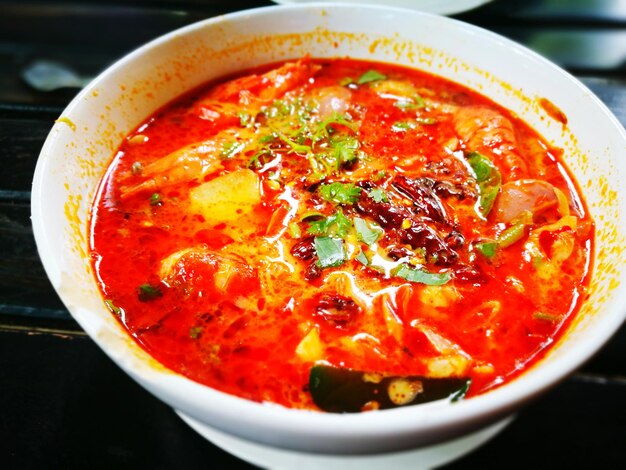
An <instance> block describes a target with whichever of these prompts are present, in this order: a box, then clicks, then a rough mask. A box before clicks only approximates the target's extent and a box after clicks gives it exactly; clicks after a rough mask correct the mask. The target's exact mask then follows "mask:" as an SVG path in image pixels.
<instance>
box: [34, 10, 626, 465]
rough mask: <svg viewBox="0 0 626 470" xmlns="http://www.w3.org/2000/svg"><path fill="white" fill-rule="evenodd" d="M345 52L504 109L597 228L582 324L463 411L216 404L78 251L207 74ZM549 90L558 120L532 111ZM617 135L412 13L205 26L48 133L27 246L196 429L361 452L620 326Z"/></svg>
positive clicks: (89, 327)
mask: <svg viewBox="0 0 626 470" xmlns="http://www.w3.org/2000/svg"><path fill="white" fill-rule="evenodd" d="M305 54H310V55H311V56H312V57H336V56H346V55H347V56H350V57H354V58H363V59H371V60H377V61H383V62H392V63H398V64H403V65H407V66H411V67H416V68H420V69H423V70H426V71H429V72H432V73H434V74H437V75H440V76H443V77H446V78H449V79H451V80H453V81H456V82H460V83H462V84H464V85H467V86H469V87H471V88H473V89H475V90H477V91H479V92H481V93H483V94H484V95H486V96H488V97H490V98H492V99H494V100H495V101H497V102H498V103H500V104H502V105H504V106H506V107H508V108H509V109H512V110H514V111H515V112H516V113H517V114H518V115H520V116H521V117H522V118H523V119H524V120H525V121H527V122H528V123H529V124H530V125H531V126H533V127H534V128H535V129H537V130H538V131H539V132H540V134H542V135H543V136H544V137H546V138H547V139H548V140H549V141H551V142H552V143H554V144H555V145H557V146H559V147H561V148H563V149H564V150H565V152H564V157H563V158H564V160H565V162H566V164H567V166H568V167H569V169H570V170H571V172H572V173H573V174H574V175H575V177H576V179H577V181H578V183H579V185H580V187H581V189H582V190H583V193H584V195H585V198H586V201H587V204H588V208H589V211H590V213H591V215H592V217H593V218H594V219H595V222H596V224H597V225H596V228H597V232H596V253H595V259H594V263H593V264H594V265H593V268H592V269H593V271H594V276H593V283H592V287H591V289H590V292H589V298H588V299H587V300H586V302H585V303H584V306H583V308H582V311H581V315H580V317H579V318H578V320H577V321H575V322H574V323H573V324H572V325H571V326H570V331H569V332H568V334H567V335H566V337H565V338H564V339H563V340H562V341H560V342H559V343H558V344H557V345H556V347H555V348H554V349H553V350H552V352H551V353H550V354H549V355H548V357H547V358H546V359H545V360H543V361H542V362H541V363H540V365H539V366H536V367H534V368H533V369H532V370H530V371H529V372H527V373H526V374H524V375H522V376H521V377H520V378H519V379H517V380H515V381H513V382H512V383H510V384H508V385H506V386H504V387H501V388H499V389H496V390H494V391H492V392H490V393H488V394H486V395H483V396H479V397H476V398H472V399H469V400H465V401H462V402H460V403H457V404H454V405H449V404H437V403H435V404H431V405H426V406H420V407H413V408H410V409H409V408H407V409H402V410H389V411H385V412H378V413H364V414H359V415H350V416H347V415H346V416H344V415H329V414H321V413H313V412H304V411H295V410H286V409H283V408H280V407H277V406H274V405H268V404H257V403H252V402H247V401H245V400H242V399H239V398H236V397H232V396H228V395H225V394H223V393H221V392H218V391H215V390H212V389H209V388H207V387H204V386H201V385H199V384H196V383H194V382H191V381H190V380H188V379H186V378H184V377H181V376H179V375H176V374H174V373H172V372H170V371H168V370H166V369H165V368H164V367H162V366H160V365H159V364H158V363H156V361H154V360H152V359H151V358H150V357H149V356H148V355H147V354H146V353H145V352H144V351H143V350H141V349H140V348H139V347H138V346H137V345H136V343H135V342H134V341H133V340H132V339H130V337H129V336H128V335H127V334H126V332H125V331H124V330H123V329H122V328H121V326H120V325H119V324H118V323H117V321H116V320H115V319H114V318H113V316H112V315H111V314H110V313H109V311H108V310H107V309H106V308H105V306H104V304H103V302H102V300H101V298H100V293H99V290H98V287H97V285H96V282H95V279H94V275H93V273H92V270H91V266H90V260H89V256H88V246H89V243H88V242H89V240H88V222H89V211H90V207H91V205H92V202H93V198H94V194H95V190H96V187H97V184H98V181H99V180H100V178H101V177H102V175H103V173H104V172H105V171H106V168H107V165H108V164H109V162H110V161H111V159H112V157H113V155H114V153H115V151H116V149H117V147H118V145H119V144H120V142H121V140H122V139H123V138H124V136H125V135H126V134H127V133H129V132H130V131H132V130H133V129H134V128H136V127H137V126H138V125H139V124H140V123H141V122H142V121H143V120H145V119H146V118H147V117H149V116H150V115H151V114H152V113H153V112H154V111H155V110H156V109H158V108H159V107H161V106H163V105H165V104H166V103H168V102H169V101H171V100H172V99H174V98H175V97H177V96H178V95H180V94H181V93H183V92H185V91H187V90H189V89H191V88H194V87H196V86H198V85H200V84H202V83H204V82H206V81H208V80H211V79H213V78H216V77H220V76H222V75H224V74H229V73H232V72H235V71H238V70H241V69H246V68H249V67H253V66H255V65H260V64H264V63H268V62H274V61H279V60H284V59H292V58H297V57H301V56H303V55H305ZM541 97H546V98H548V99H549V100H550V101H551V102H552V103H554V104H555V105H556V106H558V107H559V108H560V109H561V110H562V111H563V112H564V113H565V115H566V116H567V118H568V123H567V126H563V125H562V124H561V123H560V122H557V121H555V120H553V119H552V118H550V117H549V116H548V115H547V113H546V112H545V111H544V110H543V109H542V108H541V106H540V105H539V103H538V98H541ZM625 155H626V133H625V132H624V129H623V127H622V126H621V125H620V124H619V123H618V122H617V120H616V119H615V118H614V117H613V116H612V115H611V114H610V112H609V111H608V110H607V109H606V108H605V106H604V105H602V104H601V103H600V102H599V100H598V99H597V98H595V97H594V96H593V94H592V93H591V92H590V91H589V90H588V89H586V88H585V87H584V86H582V85H581V84H580V83H579V82H577V81H576V80H575V79H573V78H572V77H571V76H569V75H567V74H566V73H564V72H563V71H561V70H560V69H558V68H557V67H555V66H553V65H552V64H550V63H548V62H547V61H545V60H544V59H542V58H540V57H539V56H537V55H535V54H533V53H531V52H529V51H528V50H526V49H524V48H522V47H521V46H518V45H515V44H513V43H511V42H510V41H508V40H505V39H503V38H501V37H498V36H496V35H494V34H491V33H488V32H485V31H483V30H480V29H478V28H475V27H472V26H468V25H464V24H462V23H459V22H457V21H454V20H450V19H447V18H443V17H438V16H431V15H427V14H421V13H417V12H413V11H405V10H398V9H388V8H377V7H355V6H354V5H353V6H340V5H334V6H331V5H321V4H320V5H302V6H291V7H272V8H265V9H259V10H252V11H249V12H242V13H238V14H233V15H227V16H225V17H218V18H215V19H210V20H207V21H205V22H202V23H198V24H196V25H192V26H189V27H187V28H184V29H182V30H179V31H176V32H174V33H171V34H169V35H167V36H165V37H163V38H160V39H158V40H155V41H153V42H152V43H150V44H148V45H147V46H144V47H142V48H140V49H138V50H137V51H135V52H134V53H132V54H130V55H129V56H127V57H126V58H124V59H122V60H121V61H120V62H118V63H116V64H115V65H114V66H112V67H111V68H110V69H108V70H107V71H105V72H104V73H103V74H102V75H100V76H99V77H98V78H97V79H96V80H94V81H93V82H92V83H91V84H90V85H89V86H88V87H86V88H85V89H84V90H83V91H82V92H81V93H80V94H79V95H78V96H77V97H76V98H75V99H74V101H73V102H72V103H71V104H70V105H69V106H68V108H67V109H66V110H65V111H64V113H63V115H62V118H61V119H59V120H58V122H57V123H56V124H55V125H54V127H53V129H52V131H51V133H50V135H49V137H48V139H47V141H46V143H45V145H44V148H43V149H42V152H41V155H40V158H39V161H38V164H37V168H36V172H35V178H34V183H33V184H34V186H33V196H32V217H33V227H34V233H35V238H36V241H37V246H38V249H39V252H40V255H41V258H42V260H43V263H44V267H45V269H46V271H47V273H48V276H49V277H50V280H51V282H52V284H53V286H54V288H55V289H56V290H57V292H58V293H59V295H60V297H61V299H62V300H63V302H64V303H65V305H66V306H67V308H68V309H69V311H70V312H71V313H72V315H73V316H74V317H75V318H76V320H77V321H78V322H79V323H80V325H81V326H82V327H83V328H84V329H85V331H86V332H87V333H88V334H89V335H90V336H91V337H92V338H93V339H94V340H95V341H96V342H97V343H98V344H99V345H100V346H101V347H102V348H103V350H104V351H105V352H106V353H107V354H108V355H109V356H111V357H112V358H113V359H114V360H115V361H116V362H117V363H118V364H119V365H120V366H121V367H122V368H123V369H124V370H126V371H127V372H128V373H129V374H130V375H131V376H133V377H134V378H135V379H136V380H137V381H139V382H140V383H141V384H142V385H143V386H145V387H146V388H148V389H149V390H150V391H151V392H152V393H154V394H155V395H157V396H158V397H160V398H161V399H163V400H164V401H166V402H167V403H169V404H170V405H172V406H173V407H175V408H177V409H179V410H181V411H183V412H184V413H186V414H187V415H189V416H192V417H194V418H195V419H197V420H199V421H204V422H207V423H209V424H211V425H212V426H215V427H217V428H220V429H222V430H223V431H226V432H230V433H233V434H236V435H239V436H242V437H244V438H248V439H252V440H256V441H259V442H264V443H268V444H271V445H276V446H281V447H285V448H292V449H299V450H306V451H322V452H328V453H367V452H380V451H389V450H397V449H403V448H409V447H414V446H420V445H425V444H428V443H432V442H437V441H441V440H444V439H448V438H451V437H454V436H458V435H461V434H463V433H465V432H468V431H470V430H472V429H475V428H476V427H478V426H482V425H485V424H487V423H489V422H492V421H494V420H495V419H497V418H501V417H502V416H503V415H504V414H506V413H510V412H511V411H513V410H514V409H515V408H517V407H518V406H519V405H520V404H521V403H522V402H524V401H526V400H527V399H529V398H532V397H534V396H535V395H537V394H538V393H540V392H541V391H542V390H544V389H545V388H546V387H548V386H550V385H552V384H554V383H555V382H556V381H557V380H559V379H562V378H563V377H564V376H565V375H566V374H568V373H570V372H571V371H572V370H574V369H575V368H576V367H578V366H579V365H580V364H581V363H582V362H583V361H584V360H586V359H587V358H588V357H589V356H590V355H591V354H592V353H593V352H595V351H596V350H597V349H598V348H599V347H600V346H601V345H602V344H603V343H604V342H605V341H606V340H607V339H608V338H609V336H610V335H611V334H612V333H613V332H614V331H615V330H617V328H618V327H619V326H620V325H621V323H622V321H623V319H624V315H625V305H624V299H625V298H626V282H625V281H626V272H624V270H622V266H624V265H625V264H626V253H625V250H626V193H625V192H624V191H623V188H624V181H626V158H624V156H625Z"/></svg>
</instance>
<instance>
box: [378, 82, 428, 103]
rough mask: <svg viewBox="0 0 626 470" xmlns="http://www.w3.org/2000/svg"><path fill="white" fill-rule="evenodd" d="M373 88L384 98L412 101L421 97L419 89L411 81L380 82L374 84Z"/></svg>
mask: <svg viewBox="0 0 626 470" xmlns="http://www.w3.org/2000/svg"><path fill="white" fill-rule="evenodd" d="M371 88H372V89H373V90H374V91H375V92H376V93H378V94H379V95H380V96H381V97H383V98H393V99H402V98H404V99H412V98H413V97H415V96H419V94H418V92H417V89H416V88H415V86H414V85H413V84H412V83H411V82H409V81H403V80H380V81H377V82H373V83H372V84H371Z"/></svg>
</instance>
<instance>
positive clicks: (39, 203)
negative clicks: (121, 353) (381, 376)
mask: <svg viewBox="0 0 626 470" xmlns="http://www.w3.org/2000/svg"><path fill="white" fill-rule="evenodd" d="M354 7H355V5H354V4H328V3H308V4H301V5H273V6H266V7H260V8H254V9H249V10H243V11H238V12H234V13H229V14H226V15H221V16H218V17H213V18H208V19H205V20H202V21H199V22H196V23H193V24H190V25H187V26H184V27H182V28H179V29H176V30H174V31H171V32H169V33H167V34H165V35H162V36H159V37H157V38H156V39H153V40H152V41H150V42H148V43H146V44H145V45H143V46H141V47H139V48H137V49H135V50H134V51H132V52H130V53H128V54H126V55H125V56H123V57H122V58H121V59H119V60H118V61H116V62H115V63H114V64H112V65H111V66H109V67H108V68H107V69H106V70H104V71H103V72H102V73H101V74H99V75H98V76H97V77H96V78H95V79H94V80H93V81H92V82H91V83H90V84H88V85H87V86H86V87H85V88H84V89H83V90H82V91H81V92H80V93H79V94H78V95H77V96H76V97H75V98H74V99H73V100H72V101H71V102H70V104H69V105H68V106H67V107H66V108H65V110H64V111H63V112H62V116H71V115H72V114H73V113H75V112H76V109H79V108H80V107H81V106H82V102H83V101H84V99H85V97H87V96H88V95H89V94H90V93H91V92H92V91H93V89H94V88H96V87H99V86H101V85H102V84H104V83H106V80H107V79H108V77H109V76H110V75H111V74H112V73H113V72H115V71H117V70H119V69H123V68H125V67H127V66H129V65H132V63H133V62H134V61H135V60H136V59H137V58H138V57H141V56H143V55H144V54H146V53H147V52H148V51H151V50H153V49H155V48H157V47H159V46H160V45H162V44H164V43H167V42H169V41H171V40H172V39H173V38H175V37H178V36H181V35H182V36H185V35H188V34H193V33H194V32H197V31H201V30H204V29H205V28H211V27H214V26H215V25H219V24H220V23H222V22H224V21H228V22H234V21H239V20H242V19H245V18H248V17H250V16H258V15H261V16H263V15H273V14H274V13H275V12H290V11H293V12H295V13H298V14H302V12H303V11H305V10H315V11H319V10H320V9H322V10H334V11H340V10H342V9H344V10H345V9H350V10H351V11H353V10H354ZM359 9H360V10H372V12H383V11H384V12H390V11H391V12H395V13H397V14H403V15H414V16H416V17H417V16H423V17H426V18H427V19H428V18H431V19H436V20H437V21H444V23H448V24H449V25H450V27H454V28H457V29H460V30H462V31H463V32H464V34H471V35H478V36H481V37H482V40H486V41H491V42H497V43H499V45H500V46H504V47H508V48H511V49H512V51H513V52H515V53H517V54H520V55H522V56H524V57H525V59H526V60H530V61H531V62H533V63H536V64H540V65H541V66H542V67H546V68H548V69H550V71H551V72H552V73H554V74H558V75H559V76H560V77H561V78H562V79H563V80H567V81H568V82H570V84H572V85H574V86H576V87H578V88H579V89H581V90H584V91H586V92H588V94H589V95H590V98H591V99H592V100H593V101H594V102H595V105H596V106H598V107H599V109H600V110H601V111H602V113H603V114H604V115H605V116H606V118H607V121H608V122H611V123H612V125H613V126H615V127H616V128H617V130H618V132H619V133H620V134H621V137H622V139H623V140H624V141H625V142H626V131H625V130H624V128H623V126H621V124H620V123H619V121H618V120H617V118H616V117H615V116H614V115H613V114H612V112H611V111H610V110H609V109H608V108H607V107H606V105H605V104H604V103H602V101H601V100H599V99H598V98H597V97H596V96H595V95H594V94H593V93H592V92H591V91H590V90H589V89H588V88H587V87H586V86H585V85H583V84H582V83H581V82H580V81H579V80H578V79H576V78H574V77H573V76H572V75H571V74H569V73H568V72H566V71H565V70H563V69H561V68H560V67H558V66H556V65H555V64H553V63H552V62H550V61H549V60H547V59H545V58H544V57H542V56H540V55H539V54H537V53H535V52H533V51H531V50H530V49H528V48H526V47H524V46H522V45H520V44H518V43H516V42H514V41H512V40H509V39H507V38H504V37H502V36H500V35H498V34H496V33H493V32H490V31H487V30H485V29H483V28H480V27H478V26H474V25H471V24H468V23H464V22H462V21H460V20H456V19H452V18H445V17H441V16H439V15H433V14H429V13H424V12H417V11H414V10H406V9H402V8H394V7H387V6H376V5H359ZM53 130H54V128H53ZM56 143H57V135H56V134H54V132H52V131H51V133H50V134H49V136H48V138H47V139H46V141H45V143H44V146H43V148H42V150H41V154H40V156H39V159H38V161H37V165H36V169H35V174H34V179H33V188H32V189H33V190H32V195H31V217H32V224H33V232H34V236H35V241H36V244H37V249H38V252H39V254H40V257H41V259H42V263H43V265H44V269H45V271H46V273H47V275H48V277H50V278H51V280H52V279H53V278H54V277H55V275H56V273H57V272H58V271H59V267H58V264H57V263H56V261H55V255H54V254H55V247H53V246H51V245H52V244H51V241H50V239H49V237H48V235H47V227H46V226H45V224H44V223H43V219H44V214H43V201H44V200H45V199H46V192H45V186H46V185H45V182H46V173H47V169H46V166H47V165H48V161H49V160H50V159H51V158H52V154H53V153H54V149H55V145H56ZM90 204H91V201H90ZM94 282H95V281H94ZM53 284H54V283H53ZM55 289H56V284H55ZM620 291H622V292H623V293H626V286H624V285H622V286H621V288H620ZM59 296H60V297H61V299H62V300H63V301H64V303H65V300H64V299H63V296H62V295H61V293H59ZM66 306H67V308H68V311H69V312H70V313H71V315H72V317H73V318H75V319H76V321H77V322H78V323H79V324H80V325H81V327H82V328H83V329H85V330H86V331H87V332H88V333H89V335H90V337H91V338H92V339H93V340H94V341H95V342H96V343H97V344H98V345H99V346H100V348H101V349H102V350H103V351H104V352H105V353H106V354H107V355H109V356H110V357H111V358H112V359H113V360H114V361H115V362H116V363H117V364H118V365H119V366H121V367H122V368H123V369H124V370H125V371H126V372H127V373H128V374H129V375H131V377H133V378H134V379H135V380H137V381H138V382H139V383H140V384H142V385H143V386H144V387H146V388H148V389H149V390H150V391H151V392H152V393H153V394H155V395H157V396H158V397H159V398H161V399H162V400H164V401H166V402H167V403H168V404H170V405H171V404H172V403H174V406H175V407H176V408H177V409H178V410H180V411H182V412H185V413H187V414H189V415H191V416H196V417H197V412H198V411H206V410H207V409H209V410H212V412H213V413H215V414H216V416H219V417H220V420H231V422H232V423H234V427H233V426H230V427H229V426H228V425H223V424H222V425H217V427H218V428H219V429H223V430H225V431H227V432H232V433H234V434H237V435H239V436H242V437H244V438H248V439H252V440H256V441H258V442H267V441H268V439H269V440H270V441H272V439H271V438H269V437H268V436H260V435H258V433H259V430H265V431H268V430H277V429H280V431H281V435H293V436H308V437H309V438H310V439H316V438H319V439H325V441H326V442H327V444H325V445H323V446H321V447H318V448H315V449H314V450H324V449H328V448H330V447H332V445H331V446H330V447H329V444H328V443H331V441H332V438H335V439H337V438H338V436H345V435H346V434H347V433H349V434H351V435H352V436H353V437H354V438H356V439H359V438H364V439H365V438H369V439H370V440H371V439H372V438H376V437H377V438H381V437H382V436H389V437H393V436H398V435H406V436H412V435H414V434H415V433H422V432H425V431H428V430H437V429H444V428H446V429H447V428H450V427H454V426H460V424H462V423H466V424H467V423H470V422H474V423H475V424H472V425H471V427H476V426H478V425H479V424H480V425H484V424H486V423H488V422H493V421H494V420H496V419H497V418H501V417H502V416H503V414H508V413H511V412H513V411H514V409H516V408H517V407H519V406H520V405H521V404H523V403H525V402H526V401H528V400H531V399H533V398H535V397H536V396H538V395H539V394H542V393H544V392H545V390H547V389H548V388H550V387H552V386H554V385H556V384H557V383H558V382H560V381H561V380H563V379H564V378H566V377H567V376H568V375H569V374H571V373H572V372H573V371H574V370H575V369H577V368H578V367H580V365H581V364H583V363H584V362H585V361H586V360H587V359H589V358H590V357H591V356H592V355H593V354H595V353H596V352H597V351H598V350H599V349H600V348H601V347H602V345H604V344H605V343H606V342H607V341H608V340H609V339H610V337H611V336H612V335H613V334H614V333H615V332H616V331H617V330H618V328H619V327H620V326H621V325H622V323H623V321H624V318H625V317H626V305H625V306H624V307H623V308H622V309H621V311H619V309H617V308H615V310H616V311H615V312H613V313H614V314H613V315H608V314H607V315H604V316H603V318H602V319H601V320H600V321H599V322H598V324H597V325H598V326H596V327H595V328H596V330H597V331H596V332H597V333H598V334H596V335H594V336H592V337H589V338H587V339H586V341H585V342H584V343H583V345H582V347H580V348H578V349H575V350H573V351H571V352H570V353H569V354H567V355H565V356H563V357H560V358H558V359H557V360H555V361H553V362H550V363H546V362H544V361H540V362H539V364H537V365H535V366H534V367H532V368H531V369H530V370H528V371H526V372H525V373H524V374H521V375H520V376H518V377H517V378H516V379H514V380H512V381H511V382H509V383H507V384H505V385H503V386H500V387H497V388H495V389H493V390H490V391H488V392H486V393H483V394H481V395H478V396H475V397H472V398H471V399H467V400H461V401H459V402H457V403H454V404H452V405H451V404H449V403H447V402H446V403H445V404H442V403H439V402H435V403H432V404H426V405H421V406H419V407H411V408H410V409H409V407H407V408H398V409H391V410H383V411H379V412H377V413H358V414H346V415H337V414H331V413H319V412H314V411H306V410H298V409H288V408H283V407H281V406H278V405H273V404H268V403H257V402H253V401H249V400H246V399H243V398H239V397H236V396H232V395H229V394H227V393H224V392H221V391H218V390H215V389H212V388H210V387H208V386H205V385H202V384H199V383H197V382H194V381H192V380H191V379H188V378H186V377H184V376H182V375H178V374H176V373H174V372H170V371H167V372H165V373H163V372H155V371H150V373H148V374H146V372H145V370H137V369H135V368H134V367H133V366H132V365H131V364H130V363H120V362H119V361H118V360H117V358H116V356H115V355H114V354H113V352H112V351H110V350H109V347H108V345H107V344H105V343H103V341H102V340H101V339H99V338H97V337H96V336H95V335H94V334H93V333H94V332H93V329H92V328H91V325H89V324H88V322H87V321H86V320H85V318H84V317H83V316H82V315H81V313H80V312H76V311H75V309H73V308H72V306H68V305H67V304H66ZM120 328H121V326H120ZM124 331H125V330H124ZM594 331H595V330H594ZM181 394H183V395H184V396H181ZM240 423H246V425H248V426H249V427H250V429H252V432H250V429H249V430H247V431H244V432H241V430H240V429H239V426H240ZM476 423H478V424H476ZM211 425H215V423H212V424H211ZM313 427H315V428H316V429H315V430H313V429H312V428H313ZM303 428H308V429H306V430H303ZM465 431H467V429H466V428H463V427H462V426H460V427H459V428H458V434H461V433H463V432H465ZM329 434H331V435H332V436H331V438H329V436H328V435H329ZM311 436H313V437H311ZM333 436H334V437H333ZM272 444H273V445H276V446H280V444H276V443H275V442H272ZM285 447H287V448H293V449H302V450H304V449H308V450H310V449H312V448H314V447H315V446H313V447H311V445H306V446H300V447H298V445H293V444H285ZM383 447H384V446H383ZM393 447H394V445H392V444H388V445H387V448H388V449H391V448H393ZM402 448H406V444H402ZM374 451H376V450H375V449H374Z"/></svg>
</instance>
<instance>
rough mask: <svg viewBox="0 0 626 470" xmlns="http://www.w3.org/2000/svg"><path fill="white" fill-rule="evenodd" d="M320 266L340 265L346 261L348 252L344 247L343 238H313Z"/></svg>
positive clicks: (317, 262) (317, 263)
mask: <svg viewBox="0 0 626 470" xmlns="http://www.w3.org/2000/svg"><path fill="white" fill-rule="evenodd" d="M313 243H314V245H315V252H316V253H317V258H318V259H317V261H316V262H315V264H316V265H317V266H318V267H319V268H322V269H323V268H332V267H335V266H340V265H342V264H343V263H345V261H346V252H345V250H344V248H343V240H341V239H339V238H332V237H315V239H314V240H313Z"/></svg>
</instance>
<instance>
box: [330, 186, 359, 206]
mask: <svg viewBox="0 0 626 470" xmlns="http://www.w3.org/2000/svg"><path fill="white" fill-rule="evenodd" d="M320 194H321V195H322V197H323V198H324V199H326V200H327V201H329V202H335V203H337V204H354V203H355V202H356V200H357V199H358V198H359V196H360V195H361V188H357V187H356V186H355V185H354V183H330V184H322V185H321V186H320Z"/></svg>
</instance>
